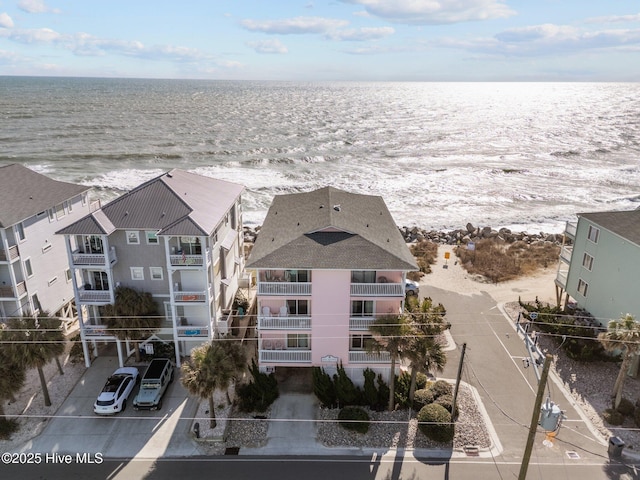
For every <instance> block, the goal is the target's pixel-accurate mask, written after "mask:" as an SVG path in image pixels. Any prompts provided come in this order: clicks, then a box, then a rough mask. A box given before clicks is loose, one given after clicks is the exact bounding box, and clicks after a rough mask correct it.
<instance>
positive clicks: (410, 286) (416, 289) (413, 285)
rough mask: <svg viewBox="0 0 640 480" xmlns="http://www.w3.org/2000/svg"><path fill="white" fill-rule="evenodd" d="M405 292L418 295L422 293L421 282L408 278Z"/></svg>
mask: <svg viewBox="0 0 640 480" xmlns="http://www.w3.org/2000/svg"><path fill="white" fill-rule="evenodd" d="M404 291H405V294H407V295H416V296H417V295H418V294H419V293H420V284H418V282H414V281H413V280H407V281H406V282H405V286H404Z"/></svg>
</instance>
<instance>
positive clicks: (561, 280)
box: [556, 270, 569, 288]
mask: <svg viewBox="0 0 640 480" xmlns="http://www.w3.org/2000/svg"><path fill="white" fill-rule="evenodd" d="M568 274H569V272H567V271H564V270H560V271H558V273H557V274H556V285H559V286H560V287H562V288H566V287H567V275H568Z"/></svg>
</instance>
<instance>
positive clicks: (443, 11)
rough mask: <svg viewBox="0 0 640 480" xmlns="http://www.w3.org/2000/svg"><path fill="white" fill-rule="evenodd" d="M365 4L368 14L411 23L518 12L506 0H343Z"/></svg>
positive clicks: (466, 19) (473, 19) (497, 15)
mask: <svg viewBox="0 0 640 480" xmlns="http://www.w3.org/2000/svg"><path fill="white" fill-rule="evenodd" d="M341 1H342V2H344V3H352V4H356V5H362V6H363V7H364V8H365V9H366V11H367V12H368V13H370V14H371V15H375V16H377V17H381V18H384V19H385V20H388V21H390V22H395V23H402V24H407V25H438V24H447V23H459V22H469V21H477V20H490V19H494V18H507V17H510V16H512V15H515V11H514V10H512V9H510V8H509V7H508V6H507V5H506V4H505V3H504V0H428V1H421V0H341Z"/></svg>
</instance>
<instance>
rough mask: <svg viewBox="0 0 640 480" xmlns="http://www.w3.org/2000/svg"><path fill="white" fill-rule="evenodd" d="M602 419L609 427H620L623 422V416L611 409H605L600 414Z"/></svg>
mask: <svg viewBox="0 0 640 480" xmlns="http://www.w3.org/2000/svg"><path fill="white" fill-rule="evenodd" d="M602 417H603V418H604V419H605V421H606V422H607V423H608V424H610V425H616V426H617V425H622V423H623V422H624V415H622V414H621V413H620V412H618V411H616V410H614V409H613V408H607V409H606V410H605V411H604V413H603V414H602Z"/></svg>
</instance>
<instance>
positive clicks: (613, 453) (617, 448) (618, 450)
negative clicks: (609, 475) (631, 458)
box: [609, 437, 624, 458]
mask: <svg viewBox="0 0 640 480" xmlns="http://www.w3.org/2000/svg"><path fill="white" fill-rule="evenodd" d="M623 449H624V441H623V440H622V439H621V438H620V437H611V438H609V457H610V458H620V457H622V450H623Z"/></svg>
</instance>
